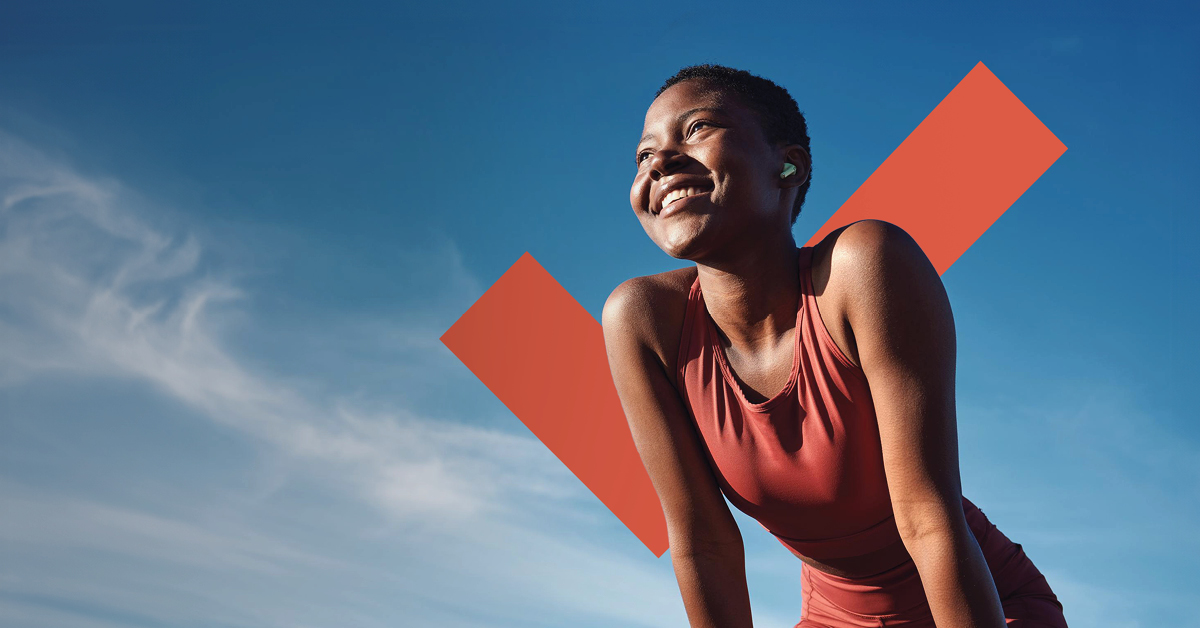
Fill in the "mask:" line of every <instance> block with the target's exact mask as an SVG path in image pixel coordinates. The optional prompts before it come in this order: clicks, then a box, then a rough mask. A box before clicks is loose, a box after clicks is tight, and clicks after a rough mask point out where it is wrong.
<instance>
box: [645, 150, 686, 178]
mask: <svg viewBox="0 0 1200 628" xmlns="http://www.w3.org/2000/svg"><path fill="white" fill-rule="evenodd" d="M686 162H687V155H684V154H683V153H681V152H679V151H677V150H670V149H663V150H658V151H654V154H653V155H651V157H650V178H651V179H652V180H654V181H658V180H659V179H661V178H663V177H665V176H667V175H669V174H671V173H672V172H675V171H677V170H679V169H680V168H682V167H683V165H684V164H685V163H686Z"/></svg>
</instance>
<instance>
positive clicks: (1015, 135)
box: [807, 63, 1067, 274]
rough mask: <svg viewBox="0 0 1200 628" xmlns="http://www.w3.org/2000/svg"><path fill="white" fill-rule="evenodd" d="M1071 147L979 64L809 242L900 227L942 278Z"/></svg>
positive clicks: (811, 243) (814, 242)
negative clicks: (838, 232) (852, 227)
mask: <svg viewBox="0 0 1200 628" xmlns="http://www.w3.org/2000/svg"><path fill="white" fill-rule="evenodd" d="M1066 150H1067V147H1066V146H1064V145H1063V143H1062V142H1060V141H1058V138H1057V137H1055V136H1054V134H1053V133H1051V132H1050V129H1047V128H1046V126H1045V125H1043V124H1042V123H1041V121H1040V120H1038V119H1037V117H1036V116H1034V115H1033V112H1031V111H1029V109H1027V108H1026V107H1025V105H1024V104H1022V103H1021V101H1020V100H1018V99H1017V97H1016V96H1014V95H1013V93H1012V92H1010V91H1008V88H1007V87H1005V86H1004V83H1001V82H1000V79H998V78H996V75H995V74H992V73H991V71H990V70H988V69H987V67H985V66H984V65H983V63H979V64H977V65H976V66H975V68H974V69H972V70H971V71H970V72H969V73H968V74H967V76H966V77H965V78H963V80H962V81H960V82H959V83H958V86H956V87H955V88H954V89H953V90H952V91H951V92H950V94H949V95H947V96H946V98H944V99H943V100H942V102H941V103H940V104H938V106H937V107H935V108H934V110H933V111H932V112H931V113H930V114H929V115H928V116H926V117H925V120H924V121H923V122H921V124H919V125H918V126H917V128H916V130H914V131H913V132H912V133H911V134H910V135H909V136H908V138H907V139H905V140H904V142H902V143H901V144H900V146H899V147H898V148H897V149H896V150H895V151H893V152H892V154H891V155H890V156H889V157H888V158H887V159H886V160H885V161H884V162H883V165H881V166H880V167H879V168H878V169H877V170H875V173H874V174H872V175H871V176H870V177H869V178H868V179H867V181H866V182H865V183H863V184H862V185H861V186H860V187H859V188H858V190H857V191H855V192H854V194H853V195H852V196H851V197H850V199H849V200H847V201H846V202H845V203H844V204H843V205H842V206H841V208H839V209H838V210H837V212H836V213H834V215H833V216H832V217H831V218H830V219H829V221H828V222H826V223H825V225H824V226H823V227H821V229H820V230H819V231H817V233H816V234H815V235H813V237H812V238H810V239H809V241H808V243H807V244H809V245H813V244H816V243H817V242H820V241H821V239H822V238H824V237H825V236H826V235H827V234H828V233H829V232H830V231H833V230H834V229H837V228H838V227H841V226H843V225H848V224H850V223H852V222H854V221H857V220H863V219H864V218H878V219H881V220H886V221H888V222H891V223H895V224H896V225H899V226H900V228H902V229H904V230H905V231H907V232H908V234H909V235H911V236H912V237H913V239H914V240H916V241H917V243H918V244H920V245H921V249H922V250H923V251H925V255H927V256H928V257H929V260H930V261H931V262H933V266H934V268H936V269H937V271H938V274H942V273H944V272H946V270H947V269H948V268H950V265H951V264H953V263H954V262H955V260H957V259H958V258H959V256H961V255H962V254H963V253H964V252H966V250H967V249H968V248H970V247H971V245H972V244H974V243H975V241H976V240H978V239H979V236H982V235H983V232H985V231H987V230H988V227H991V226H992V223H994V222H996V220H997V219H999V218H1000V215H1001V214H1003V213H1004V212H1005V211H1007V210H1008V208H1009V207H1011V206H1012V204H1013V203H1014V202H1016V200H1017V198H1019V197H1020V196H1021V195H1022V194H1024V193H1025V190H1028V189H1029V186H1031V185H1033V182H1034V181H1037V179H1038V177H1040V176H1042V173H1043V172H1045V171H1046V170H1047V169H1049V168H1050V165H1051V164H1053V163H1054V162H1055V161H1056V160H1057V159H1058V158H1059V157H1060V156H1061V155H1062V154H1063V153H1064V152H1066Z"/></svg>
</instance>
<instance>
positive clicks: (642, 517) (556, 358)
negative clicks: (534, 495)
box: [442, 253, 667, 556]
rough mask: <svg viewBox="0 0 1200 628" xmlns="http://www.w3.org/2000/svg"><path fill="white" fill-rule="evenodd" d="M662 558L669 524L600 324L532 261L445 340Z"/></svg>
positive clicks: (524, 260)
mask: <svg viewBox="0 0 1200 628" xmlns="http://www.w3.org/2000/svg"><path fill="white" fill-rule="evenodd" d="M442 344H444V345H446V347H447V348H449V349H450V351H452V352H453V353H454V355H456V356H458V359H460V360H462V361H463V364H466V365H467V368H469V369H471V372H472V373H474V374H475V376H476V377H478V378H479V379H480V381H482V382H483V383H484V385H485V386H487V387H488V389H489V390H491V391H492V392H493V393H495V395H496V396H497V397H499V398H500V401H502V402H504V405H506V406H508V409H509V410H512V413H513V414H515V415H517V417H518V418H519V419H521V422H522V423H524V424H525V426H526V427H528V428H529V430H530V431H531V432H533V433H534V434H535V435H536V436H537V437H538V438H539V439H541V441H542V443H543V444H545V445H546V446H547V447H549V448H550V451H552V452H554V455H556V456H558V459H559V460H561V461H562V462H563V464H565V465H567V468H569V469H570V470H571V472H572V473H574V474H575V476H576V477H578V478H579V480H580V481H582V482H583V483H584V484H585V485H586V486H587V487H588V488H589V489H591V491H592V493H595V495H596V497H598V498H600V501H602V502H604V505H605V506H608V508H609V510H611V511H612V512H613V514H615V515H616V516H617V518H619V519H620V520H621V521H622V522H623V523H624V524H625V525H626V526H628V527H629V529H630V530H631V531H633V533H634V534H635V535H637V537H638V538H639V539H641V541H642V542H643V543H645V544H646V547H649V548H650V551H652V552H654V555H655V556H661V555H662V553H663V552H665V551H666V550H667V522H666V518H665V517H664V516H663V512H662V507H661V506H660V505H659V502H658V495H657V494H656V493H655V492H654V486H653V485H652V484H651V483H650V476H648V475H646V470H645V468H644V467H643V466H642V460H641V458H639V457H638V453H637V449H635V448H634V445H633V436H632V434H630V432H629V425H628V424H627V423H626V422H625V413H624V411H623V410H622V408H621V400H620V399H619V398H618V397H617V389H616V387H615V386H614V385H613V380H612V373H611V372H610V371H609V370H608V356H607V354H606V353H605V349H604V334H603V330H602V329H601V327H600V324H599V323H597V322H596V319H595V318H593V317H592V315H591V314H589V313H588V312H587V310H585V309H583V306H581V305H580V304H579V302H578V301H576V300H575V298H574V297H572V296H571V295H570V293H568V292H567V291H566V289H565V288H563V287H562V286H561V285H559V283H558V282H557V281H555V280H554V278H553V277H551V276H550V273H548V272H546V269H545V268H542V266H541V264H538V263H537V261H535V260H534V259H533V256H532V255H530V254H529V253H526V254H524V255H522V256H521V258H520V259H518V260H517V262H516V263H515V264H513V265H512V267H511V268H509V269H508V271H507V272H505V273H504V275H502V276H501V277H500V279H499V280H497V281H496V283H495V284H493V285H492V287H491V288H488V290H487V292H485V293H484V294H483V296H482V297H480V298H479V300H478V301H476V302H475V304H474V305H472V306H471V308H470V309H468V310H467V312H466V314H463V315H462V318H459V319H458V321H457V322H455V323H454V325H453V326H452V327H451V328H450V329H449V330H448V331H447V332H446V333H445V334H443V335H442Z"/></svg>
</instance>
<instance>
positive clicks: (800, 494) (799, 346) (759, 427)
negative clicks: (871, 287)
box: [677, 247, 900, 560]
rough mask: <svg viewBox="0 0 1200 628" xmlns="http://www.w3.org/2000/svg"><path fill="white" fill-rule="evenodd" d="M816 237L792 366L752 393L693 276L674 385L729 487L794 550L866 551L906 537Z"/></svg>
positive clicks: (808, 252) (826, 553)
mask: <svg viewBox="0 0 1200 628" xmlns="http://www.w3.org/2000/svg"><path fill="white" fill-rule="evenodd" d="M812 254H813V251H812V247H804V248H801V249H800V262H799V263H800V299H799V303H798V304H797V311H796V333H795V343H794V344H795V347H794V349H793V355H794V357H793V359H792V372H791V377H790V378H789V379H788V381H787V384H786V385H785V386H784V387H783V390H781V391H779V393H778V394H776V395H775V396H774V397H772V398H771V399H768V400H767V401H764V402H762V403H750V402H749V401H748V400H747V399H746V397H745V394H744V393H743V391H742V388H741V386H740V385H739V384H738V382H737V380H736V379H735V378H734V375H733V371H732V369H730V367H729V363H728V361H727V359H726V357H725V351H724V349H723V348H722V346H721V343H720V339H719V337H718V336H717V327H716V324H715V323H714V322H713V320H712V317H711V316H709V314H708V308H707V306H706V305H705V304H704V295H703V294H701V291H700V279H699V278H698V277H697V279H696V281H695V283H693V284H692V287H691V290H690V292H689V294H688V304H687V313H686V315H685V317H684V325H683V333H682V338H681V342H680V347H679V371H678V373H677V375H678V384H679V389H680V391H682V393H683V395H682V396H683V398H684V401H685V404H686V405H687V407H688V409H689V411H690V413H691V415H692V417H693V419H694V420H695V424H696V427H697V429H698V431H699V434H700V436H701V440H702V441H703V443H704V449H705V453H706V455H707V457H708V460H709V463H710V465H711V466H712V469H713V472H714V474H715V475H716V478H717V481H718V483H719V484H720V487H721V490H722V492H724V494H725V496H726V497H727V498H728V499H729V501H730V503H732V504H733V505H734V506H735V507H737V508H738V509H739V510H741V511H742V512H744V513H746V514H747V515H749V516H750V517H753V518H754V519H756V520H757V521H758V522H759V524H760V525H762V526H763V527H764V528H766V529H767V531H769V532H770V533H771V534H773V535H775V536H776V537H777V538H778V539H779V540H780V542H782V543H783V544H784V545H785V546H787V547H788V549H790V550H791V551H792V552H793V553H795V554H797V555H800V556H807V557H809V558H812V559H815V560H822V559H830V558H844V557H849V556H861V555H864V554H868V553H871V552H874V551H877V550H880V549H883V548H885V547H888V546H890V545H892V544H893V543H895V542H898V541H899V540H900V534H899V532H898V531H897V529H896V523H895V519H894V517H893V515H892V507H891V499H890V496H889V494H888V488H887V482H886V478H885V475H884V467H883V453H882V451H881V447H880V442H879V427H878V423H877V421H876V417H875V407H874V404H873V403H872V400H871V390H870V388H869V387H868V386H867V379H866V376H865V375H864V374H863V372H862V370H861V369H860V368H858V367H856V366H854V365H853V363H851V362H850V360H849V359H848V358H846V356H845V355H844V354H843V353H842V352H841V350H839V349H838V347H837V345H836V344H835V343H834V341H833V339H832V338H831V337H830V335H829V332H828V330H826V328H825V325H824V324H823V323H822V321H821V315H820V313H819V312H818V311H817V302H816V298H815V296H814V292H813V288H812V275H811V271H812V268H811V267H812Z"/></svg>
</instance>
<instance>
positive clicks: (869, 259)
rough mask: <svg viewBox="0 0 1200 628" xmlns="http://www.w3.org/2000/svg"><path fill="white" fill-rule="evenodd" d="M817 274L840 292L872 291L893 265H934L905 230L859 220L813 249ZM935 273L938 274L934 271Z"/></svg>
mask: <svg viewBox="0 0 1200 628" xmlns="http://www.w3.org/2000/svg"><path fill="white" fill-rule="evenodd" d="M813 248H814V250H813V270H814V274H816V273H817V272H818V271H820V274H822V275H824V276H826V277H827V278H828V281H829V282H830V283H831V284H836V286H832V287H835V288H836V289H837V290H839V291H844V290H852V289H868V290H869V289H871V288H872V287H878V286H877V285H873V284H876V283H877V282H879V281H882V280H884V279H885V278H886V271H888V270H895V269H894V268H892V267H893V266H894V265H897V264H899V265H901V266H903V267H907V268H910V269H911V268H912V267H913V266H922V265H926V266H929V267H930V268H932V264H931V263H930V262H929V259H928V258H927V257H926V256H925V252H924V251H922V250H921V247H920V246H919V245H918V244H917V242H916V240H914V239H913V238H912V236H910V235H909V234H908V233H907V232H906V231H904V229H901V228H900V227H898V226H896V225H894V224H892V223H890V222H887V221H884V220H874V219H868V220H860V221H858V222H853V223H850V224H849V225H846V226H845V227H841V228H840V229H836V230H834V231H832V232H830V233H829V235H827V236H825V238H824V239H823V240H821V242H820V243H818V244H817V245H816V246H815V247H813ZM934 272H935V273H936V271H934Z"/></svg>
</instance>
